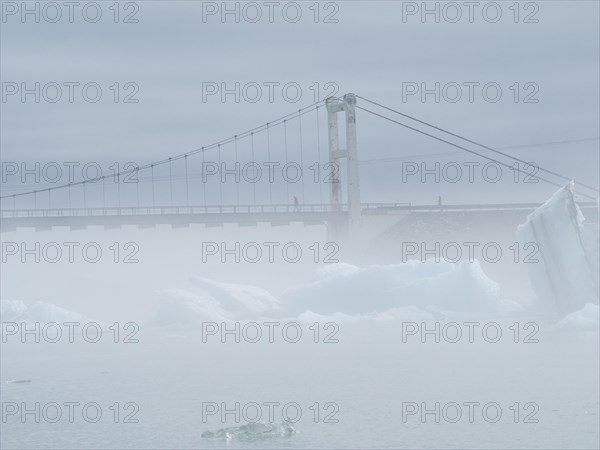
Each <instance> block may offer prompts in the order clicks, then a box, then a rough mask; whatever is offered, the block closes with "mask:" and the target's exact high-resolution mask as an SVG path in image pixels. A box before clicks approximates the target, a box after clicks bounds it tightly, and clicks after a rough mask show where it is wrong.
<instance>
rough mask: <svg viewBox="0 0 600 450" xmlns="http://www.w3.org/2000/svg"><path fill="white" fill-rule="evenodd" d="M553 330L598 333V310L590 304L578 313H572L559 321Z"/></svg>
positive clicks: (599, 319)
mask: <svg viewBox="0 0 600 450" xmlns="http://www.w3.org/2000/svg"><path fill="white" fill-rule="evenodd" d="M555 328H556V329H557V330H559V331H598V330H599V329H600V308H599V307H598V305H594V304H592V303H588V304H586V305H585V306H584V307H583V308H582V309H580V310H579V311H575V312H572V313H571V314H568V315H567V316H566V317H564V318H563V319H562V320H560V321H559V322H558V323H557V324H556V325H555Z"/></svg>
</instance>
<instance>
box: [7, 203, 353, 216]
mask: <svg viewBox="0 0 600 450" xmlns="http://www.w3.org/2000/svg"><path fill="white" fill-rule="evenodd" d="M347 211H348V208H347V206H346V205H342V206H336V205H328V204H303V205H298V206H294V205H289V204H279V205H277V204H271V205H206V206H142V207H140V206H135V207H106V208H56V209H12V210H1V211H0V218H3V219H16V218H29V217H31V218H36V217H90V216H152V215H185V214H190V215H196V214H252V213H258V214H264V213H306V212H311V213H329V212H347Z"/></svg>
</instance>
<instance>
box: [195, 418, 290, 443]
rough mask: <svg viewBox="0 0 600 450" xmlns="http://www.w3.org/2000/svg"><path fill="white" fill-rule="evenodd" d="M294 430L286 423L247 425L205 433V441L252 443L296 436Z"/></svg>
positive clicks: (203, 434) (203, 435)
mask: <svg viewBox="0 0 600 450" xmlns="http://www.w3.org/2000/svg"><path fill="white" fill-rule="evenodd" d="M296 433H297V431H296V429H295V428H294V427H293V426H292V425H291V424H290V423H288V422H286V421H282V422H281V423H279V424H273V423H248V424H246V425H242V426H239V427H229V428H221V429H219V430H217V431H205V432H204V433H202V437H203V438H205V439H220V440H228V441H230V440H237V441H245V442H253V441H258V440H262V439H273V438H281V437H290V436H292V435H294V434H296Z"/></svg>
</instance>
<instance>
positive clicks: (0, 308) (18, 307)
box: [0, 300, 27, 322]
mask: <svg viewBox="0 0 600 450" xmlns="http://www.w3.org/2000/svg"><path fill="white" fill-rule="evenodd" d="M26 309H27V306H26V305H25V303H23V302H22V301H20V300H0V320H1V321H2V322H8V321H12V320H14V319H15V318H16V317H18V316H19V315H21V314H23V313H24V312H25V310H26Z"/></svg>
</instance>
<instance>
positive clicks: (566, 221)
mask: <svg viewBox="0 0 600 450" xmlns="http://www.w3.org/2000/svg"><path fill="white" fill-rule="evenodd" d="M573 190H574V184H573V182H571V183H569V184H567V185H566V186H565V187H564V188H562V189H560V190H558V191H557V192H556V193H554V195H553V196H552V197H551V198H550V200H548V201H547V202H546V203H544V204H543V205H542V206H540V207H539V208H537V209H536V210H535V211H534V212H532V213H531V214H530V215H529V216H527V221H526V222H525V223H524V224H522V225H519V227H518V228H517V239H518V240H519V241H520V242H521V243H522V244H523V245H525V244H529V243H535V244H536V249H537V250H538V251H537V254H536V259H537V260H538V262H532V263H529V264H526V266H527V269H528V272H529V278H530V281H531V284H532V286H533V289H534V291H535V293H536V296H537V297H538V299H539V300H541V301H542V302H545V303H546V304H547V305H549V306H550V307H551V308H554V309H556V310H557V311H558V312H560V313H562V314H568V313H570V312H573V311H577V310H579V309H581V308H583V307H584V305H585V304H586V303H595V304H597V303H598V276H599V275H598V259H599V255H598V235H597V232H594V231H593V230H592V229H591V228H588V227H586V226H585V225H584V224H583V222H584V220H585V218H584V217H583V214H582V213H581V210H580V209H579V207H578V206H577V204H576V203H575V200H574V198H573ZM552 305H553V306H552Z"/></svg>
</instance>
